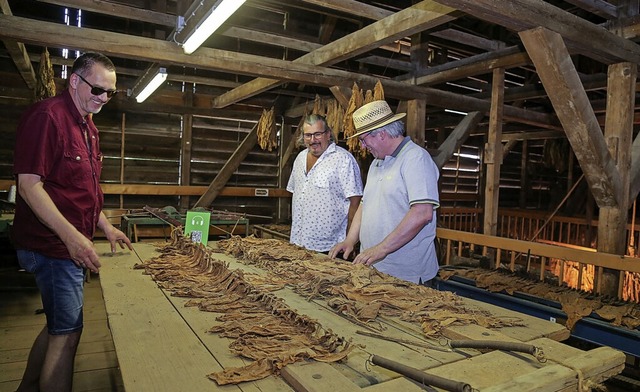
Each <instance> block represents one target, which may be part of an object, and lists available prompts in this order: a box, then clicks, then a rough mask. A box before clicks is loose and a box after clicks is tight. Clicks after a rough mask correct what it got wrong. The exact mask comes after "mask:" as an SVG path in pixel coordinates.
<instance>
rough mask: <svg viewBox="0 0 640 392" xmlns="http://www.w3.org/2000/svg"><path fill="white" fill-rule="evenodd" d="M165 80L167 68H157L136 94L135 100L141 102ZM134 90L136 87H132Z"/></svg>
mask: <svg viewBox="0 0 640 392" xmlns="http://www.w3.org/2000/svg"><path fill="white" fill-rule="evenodd" d="M165 80H167V69H166V68H158V71H157V72H156V74H155V75H154V76H153V78H152V79H151V80H149V82H148V83H147V85H146V86H144V88H143V89H142V90H141V91H140V92H139V93H138V94H137V95H136V101H138V103H141V102H143V101H144V100H145V99H147V98H149V95H151V94H153V92H154V91H156V89H157V88H158V87H160V85H161V84H162V83H164V81H165ZM143 81H144V78H143V80H142V81H141V83H142V82H143ZM136 87H137V86H136ZM134 90H137V89H136V88H134Z"/></svg>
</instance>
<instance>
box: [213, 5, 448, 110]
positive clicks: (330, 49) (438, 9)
mask: <svg viewBox="0 0 640 392" xmlns="http://www.w3.org/2000/svg"><path fill="white" fill-rule="evenodd" d="M453 11H454V10H453V9H451V8H449V7H445V6H440V5H438V4H437V3H435V2H433V1H430V0H427V1H422V2H420V3H418V4H416V5H414V6H412V7H409V8H406V9H404V10H402V11H399V12H397V13H395V14H393V15H390V16H388V17H386V18H384V19H382V20H379V21H377V22H375V23H372V24H370V25H368V26H366V27H364V28H362V29H360V30H357V31H355V32H353V33H351V34H349V35H347V36H345V37H342V38H340V39H338V40H336V41H333V42H331V43H330V44H327V45H325V46H323V47H322V48H319V49H317V50H314V51H313V52H310V53H307V54H306V55H304V56H302V57H299V58H298V59H296V60H295V61H294V63H303V64H313V65H325V66H330V65H333V64H336V63H339V62H341V61H343V60H346V59H348V58H351V57H354V56H357V55H359V54H362V53H366V52H368V51H371V50H373V49H376V48H377V47H379V46H380V45H381V44H383V43H387V42H392V41H394V40H397V39H400V38H403V37H406V36H407V35H411V34H414V33H417V32H420V31H422V30H425V29H429V28H433V27H436V26H439V25H441V24H443V23H446V22H449V21H451V20H453V19H455V18H454V17H451V16H449V15H448V14H450V13H451V12H453ZM280 83H282V81H281V80H275V79H269V78H258V79H254V80H252V81H251V82H249V83H246V84H244V85H242V86H240V87H237V88H235V89H233V90H231V91H229V92H227V93H225V94H222V95H220V96H219V97H217V98H216V99H214V101H213V106H214V107H216V108H220V107H224V106H227V105H230V104H232V103H235V102H238V101H241V100H243V99H246V98H248V97H251V96H253V95H256V94H259V93H261V92H263V91H266V90H268V89H270V88H272V87H274V86H277V85H279V84H280Z"/></svg>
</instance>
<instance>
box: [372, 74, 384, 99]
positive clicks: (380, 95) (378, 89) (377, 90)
mask: <svg viewBox="0 0 640 392" xmlns="http://www.w3.org/2000/svg"><path fill="white" fill-rule="evenodd" d="M373 100H374V101H384V87H382V83H381V82H380V79H378V81H377V82H376V85H375V87H374V88H373Z"/></svg>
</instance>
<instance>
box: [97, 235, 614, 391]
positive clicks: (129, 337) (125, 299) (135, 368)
mask: <svg viewBox="0 0 640 392" xmlns="http://www.w3.org/2000/svg"><path fill="white" fill-rule="evenodd" d="M134 246H135V249H136V251H135V252H129V251H126V252H119V253H116V254H115V255H112V256H110V255H108V254H109V253H107V251H108V244H106V243H102V244H101V243H99V244H97V247H98V249H99V250H100V252H101V254H102V265H103V267H102V268H101V274H100V275H101V279H100V281H101V283H102V286H103V292H104V298H105V305H106V309H107V315H108V317H109V325H110V328H111V333H112V335H113V340H114V344H115V346H116V353H117V356H118V361H119V363H120V367H121V370H122V377H123V381H124V385H125V388H126V389H127V390H129V391H144V390H153V391H164V390H166V391H173V390H193V391H206V390H211V391H216V390H231V391H233V390H239V391H263V392H276V391H287V390H295V391H314V392H321V391H330V392H336V391H351V390H353V391H360V390H367V391H369V390H370V391H382V390H407V391H411V390H417V389H416V388H412V387H411V386H413V387H417V388H418V389H420V387H419V386H417V385H416V384H415V383H413V382H412V381H409V380H408V379H406V378H404V377H401V376H400V375H399V374H397V373H395V372H393V371H391V370H387V369H385V368H382V367H380V366H373V365H372V364H371V363H370V362H369V360H370V358H371V356H372V355H374V354H375V355H379V356H383V357H385V358H389V359H391V360H394V361H397V362H400V363H403V364H407V365H410V366H411V367H414V368H417V369H421V370H425V371H427V372H429V373H431V374H437V375H440V376H442V377H450V378H452V379H456V380H461V379H460V378H461V377H464V378H465V379H464V380H461V381H465V382H467V383H469V384H470V385H471V386H473V387H474V388H477V389H481V390H484V389H489V388H496V386H500V385H502V386H503V387H504V388H505V390H508V389H511V390H519V391H520V390H535V389H536V388H540V387H541V386H543V387H544V388H545V390H572V389H571V388H574V389H573V390H575V389H577V386H578V385H577V379H578V377H577V376H576V371H575V369H571V366H574V365H575V364H571V363H572V361H573V362H576V363H581V364H584V366H585V367H587V368H588V369H587V370H588V371H587V370H585V372H586V373H589V372H591V373H589V374H591V375H592V376H594V377H595V378H597V377H598V376H599V375H600V377H604V378H607V377H610V376H611V375H613V374H616V372H619V371H621V370H622V368H621V367H620V366H621V365H622V366H623V365H624V355H623V354H622V353H620V352H618V351H616V350H613V349H608V348H606V349H605V350H603V351H600V352H594V353H593V354H592V356H593V357H595V358H596V359H595V360H591V362H590V361H589V360H585V359H584V358H583V356H584V355H585V352H583V351H581V350H578V349H575V348H572V347H569V346H567V345H565V344H562V343H559V342H557V341H556V340H558V339H564V338H566V337H567V336H568V331H566V328H564V327H563V326H561V325H559V324H554V323H551V322H548V321H545V320H541V319H537V318H534V317H531V316H527V315H524V314H519V313H515V312H512V311H509V310H505V309H502V308H498V307H495V306H493V305H489V304H484V303H480V302H477V301H473V300H471V299H466V298H465V299H463V300H464V301H465V302H468V303H470V304H473V306H476V307H479V308H482V309H488V310H490V311H491V312H492V313H493V314H496V315H507V316H511V317H513V316H517V317H519V318H521V319H522V320H524V321H525V324H526V326H524V327H523V326H520V327H505V328H502V329H500V330H488V329H486V328H483V327H479V326H475V325H469V326H464V327H449V328H447V330H446V331H445V335H447V336H448V337H449V338H456V339H459V338H465V339H478V338H481V339H485V340H486V339H495V340H503V341H519V342H528V341H535V342H536V344H539V345H543V346H544V347H545V350H546V349H549V350H550V353H551V359H552V361H553V362H551V363H550V364H549V365H553V366H557V367H560V368H562V371H561V372H559V374H561V375H560V376H557V377H556V378H555V379H553V380H551V379H550V381H549V388H547V385H546V384H544V382H545V381H544V380H545V379H544V378H541V377H535V376H532V375H533V374H535V372H540V371H541V369H545V368H547V367H548V366H546V365H543V364H541V363H540V362H538V361H537V360H536V359H535V358H533V357H532V356H530V355H527V354H513V353H509V352H502V351H492V352H488V353H484V354H483V353H480V352H478V351H476V350H469V349H465V350H452V351H449V352H444V351H442V349H439V350H438V349H429V348H424V347H418V346H411V345H406V344H400V343H396V342H390V341H387V340H382V339H379V338H375V337H370V336H364V335H361V334H358V331H359V330H362V329H363V327H362V326H359V325H356V324H354V323H352V322H351V321H349V320H348V319H346V318H343V317H341V316H339V315H338V314H336V312H335V311H333V310H332V309H331V308H329V307H328V306H327V305H326V303H324V302H323V301H322V300H317V301H315V300H314V301H308V300H307V299H306V298H303V297H302V296H300V295H298V294H297V293H294V292H293V291H292V290H289V289H281V290H278V291H277V293H276V295H277V296H278V297H280V298H282V299H283V300H284V301H285V302H286V303H287V305H289V306H290V307H291V308H292V309H295V310H296V311H297V312H298V313H299V314H304V315H307V316H309V317H311V318H312V319H315V320H318V321H319V322H320V324H322V326H323V327H324V328H328V329H331V330H332V331H333V332H334V333H335V334H336V335H338V336H342V337H344V338H346V339H351V340H352V341H353V343H355V344H357V345H359V347H360V348H357V349H355V350H354V351H353V352H352V353H351V354H349V356H348V357H347V358H346V360H344V361H341V362H339V363H331V364H327V363H320V362H314V361H308V362H299V363H296V364H293V365H289V366H286V367H285V368H284V369H283V370H282V377H275V376H271V377H267V378H265V379H263V380H259V381H255V382H246V383H241V384H238V385H237V386H225V387H219V386H217V384H216V383H215V382H213V381H211V380H209V379H208V378H207V377H206V375H208V374H210V373H213V372H216V371H220V370H221V369H222V368H229V367H237V366H243V365H245V364H246V362H245V361H246V360H243V359H242V358H240V357H238V356H236V355H235V354H233V353H231V351H230V350H229V348H228V345H229V343H230V342H231V340H229V339H226V338H221V337H219V336H218V335H216V334H211V333H207V332H206V331H207V330H208V329H210V328H211V327H212V326H214V325H218V324H219V322H218V321H216V320H215V318H216V316H217V314H216V313H210V312H203V311H200V310H198V309H197V307H185V306H184V303H185V302H186V301H187V299H184V298H179V297H172V296H169V295H168V294H167V293H165V291H163V290H161V289H160V288H158V286H157V285H156V284H155V282H153V280H152V279H151V277H150V276H148V275H144V274H143V270H134V269H133V265H134V264H135V263H140V262H141V260H147V259H149V258H151V257H152V256H153V255H155V254H156V252H155V248H154V247H153V245H152V244H151V243H136V244H134ZM215 257H216V258H219V259H221V260H224V261H226V262H228V263H229V268H230V269H242V270H244V271H245V272H246V273H255V274H265V273H267V272H266V271H264V270H261V269H260V268H258V267H256V266H254V265H245V264H242V263H240V262H238V261H237V260H235V259H234V258H233V257H230V256H227V255H224V254H217V253H216V254H215ZM381 323H382V324H383V325H384V327H385V328H386V329H385V330H384V332H383V334H384V335H385V336H390V337H395V338H404V339H409V340H412V341H416V340H418V341H423V342H429V343H431V344H434V345H438V344H439V342H436V341H428V340H427V339H426V338H425V337H424V335H423V334H422V333H421V331H420V330H419V328H418V327H417V326H415V325H411V324H409V323H405V322H402V321H400V320H391V319H386V318H381ZM592 351H594V350H592ZM587 353H591V352H587ZM574 358H576V359H575V361H574ZM593 361H595V362H597V363H600V366H597V365H594V364H593V363H592V362H593ZM602 363H606V365H603V364H602ZM505 369H508V371H505ZM567 369H568V370H567ZM556 370H557V369H556ZM583 376H584V375H583ZM585 377H586V376H585ZM531 382H533V383H534V384H533V385H534V387H531V388H529V389H527V388H526V386H527V385H529V383H531ZM559 385H561V387H557V386H559ZM518 388H519V389H518Z"/></svg>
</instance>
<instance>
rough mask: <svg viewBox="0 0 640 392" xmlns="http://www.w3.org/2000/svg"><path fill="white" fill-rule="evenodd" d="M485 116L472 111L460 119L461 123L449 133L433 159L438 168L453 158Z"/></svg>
mask: <svg viewBox="0 0 640 392" xmlns="http://www.w3.org/2000/svg"><path fill="white" fill-rule="evenodd" d="M483 118H484V113H482V112H471V113H469V114H467V115H466V116H465V117H464V118H463V119H462V121H460V124H458V126H457V127H455V129H454V130H453V132H451V134H449V136H448V137H447V139H446V140H445V141H444V143H442V145H441V146H440V147H438V151H439V153H438V155H436V156H435V157H434V159H433V160H434V161H435V163H436V166H438V169H442V167H443V166H444V164H445V163H447V162H448V161H449V159H451V157H452V156H453V153H454V152H456V151H457V150H458V148H460V146H461V145H462V143H464V141H465V140H467V138H468V137H469V134H470V133H471V132H472V131H473V130H474V129H475V128H476V127H477V126H478V124H479V123H480V121H481V120H482V119H483Z"/></svg>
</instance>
